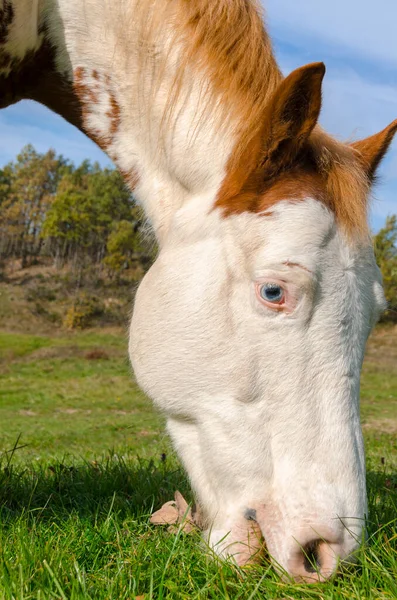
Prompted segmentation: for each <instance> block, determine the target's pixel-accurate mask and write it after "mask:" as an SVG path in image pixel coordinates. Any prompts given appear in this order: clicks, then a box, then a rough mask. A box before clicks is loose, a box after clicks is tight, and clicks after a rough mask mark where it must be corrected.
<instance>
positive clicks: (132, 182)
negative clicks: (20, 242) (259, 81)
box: [46, 0, 233, 238]
mask: <svg viewBox="0 0 397 600" xmlns="http://www.w3.org/2000/svg"><path fill="white" fill-rule="evenodd" d="M140 4H141V5H142V6H143V5H145V4H146V5H147V4H148V3H142V2H141V3H140ZM164 4H167V3H164ZM147 13H148V11H147V8H146V9H145V11H142V13H141V14H140V6H137V5H136V6H134V2H127V3H126V2H123V1H122V0H117V1H114V2H112V3H110V2H98V1H97V0H86V1H84V2H82V1H81V0H58V2H57V4H56V8H55V5H54V6H53V7H52V10H51V12H50V11H48V12H47V17H46V27H47V31H48V33H47V35H48V36H49V39H50V41H51V42H52V43H54V44H55V48H56V55H55V63H56V68H57V71H58V72H60V73H61V74H62V76H63V77H65V78H67V79H68V80H69V81H72V82H73V89H74V92H75V94H76V95H77V97H78V100H79V102H80V103H81V108H82V116H83V128H84V130H85V131H86V132H87V134H88V135H89V136H90V137H91V138H92V139H94V140H95V141H96V142H97V143H98V144H99V146H100V147H101V148H102V149H103V150H105V151H106V152H107V153H108V155H109V156H110V157H111V158H112V160H113V161H114V163H115V164H116V165H117V167H118V168H119V169H120V171H121V172H122V173H123V175H124V177H125V179H126V181H127V183H128V184H129V186H130V187H131V189H133V190H134V194H135V195H136V196H137V197H138V199H139V200H140V202H141V203H142V204H143V206H144V208H145V211H146V214H147V215H148V217H149V219H150V220H151V221H152V223H153V225H154V227H155V229H156V231H157V233H158V235H159V237H160V238H161V237H162V235H163V233H164V231H165V230H166V229H167V228H168V225H169V220H170V217H171V215H172V214H173V213H174V212H175V210H176V209H177V208H178V207H180V206H182V205H183V204H184V203H186V202H187V201H189V199H192V198H195V197H198V196H202V198H203V205H204V204H205V199H206V198H207V199H208V203H210V202H211V201H214V200H215V197H216V194H217V190H218V189H219V186H220V184H221V181H222V179H223V177H224V174H225V167H226V163H227V160H228V155H229V153H230V150H231V148H232V147H233V139H232V137H233V136H232V134H231V128H230V121H229V122H226V121H225V122H224V123H223V124H222V123H221V109H220V108H219V107H218V108H216V107H215V108H213V110H211V111H208V110H206V108H207V105H206V97H205V92H206V86H208V84H207V82H206V81H205V80H204V78H203V76H202V75H200V74H199V73H197V71H196V72H191V73H190V74H189V73H188V71H186V73H184V76H183V77H182V78H181V79H179V78H178V77H177V76H176V75H177V73H176V70H175V65H177V64H178V63H179V61H180V56H179V52H180V50H179V48H178V46H177V45H173V46H172V47H170V46H171V44H173V43H174V36H173V32H172V28H171V26H170V25H169V24H167V22H164V23H163V26H162V27H161V28H160V29H157V30H156V34H155V36H154V37H153V39H152V38H151V34H150V31H146V30H145V28H148V27H149V26H153V24H151V23H150V19H147V18H146V19H141V20H140V17H142V16H144V17H147ZM145 45H146V48H145V47H144V46H145Z"/></svg>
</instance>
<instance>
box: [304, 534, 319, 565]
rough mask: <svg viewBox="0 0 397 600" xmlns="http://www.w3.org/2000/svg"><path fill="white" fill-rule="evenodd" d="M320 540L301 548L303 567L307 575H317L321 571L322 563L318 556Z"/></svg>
mask: <svg viewBox="0 0 397 600" xmlns="http://www.w3.org/2000/svg"><path fill="white" fill-rule="evenodd" d="M321 543H322V540H313V541H312V542H309V543H308V544H306V546H304V548H302V552H303V566H304V567H305V570H306V571H307V572H308V573H318V571H321V567H322V562H321V556H320V548H319V546H320V544H321Z"/></svg>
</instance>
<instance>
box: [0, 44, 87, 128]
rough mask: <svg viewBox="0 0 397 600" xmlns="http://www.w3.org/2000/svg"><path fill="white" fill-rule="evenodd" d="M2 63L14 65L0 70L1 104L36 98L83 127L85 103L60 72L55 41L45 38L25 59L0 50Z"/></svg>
mask: <svg viewBox="0 0 397 600" xmlns="http://www.w3.org/2000/svg"><path fill="white" fill-rule="evenodd" d="M0 56H1V58H0V62H1V63H2V66H7V67H9V68H10V69H11V72H10V73H9V74H8V75H1V74H0V108H5V107H6V106H9V105H10V104H14V103H15V102H18V101H19V100H25V99H29V100H36V102H40V103H41V104H44V105H45V106H47V107H48V108H50V109H51V110H53V111H54V112H56V113H58V114H59V115H61V116H62V117H64V118H65V119H66V120H67V121H69V123H72V125H74V126H75V127H78V128H79V129H80V130H82V131H84V127H83V123H82V107H81V103H80V101H79V98H78V97H77V96H76V94H75V92H74V90H73V87H72V85H71V84H70V82H69V81H68V80H67V79H66V78H65V77H63V76H62V75H61V74H60V73H58V71H57V69H56V66H55V53H54V48H53V46H52V44H50V43H49V42H48V41H47V40H46V39H45V40H44V41H43V43H42V45H41V46H40V48H39V49H38V50H36V51H29V52H27V53H26V55H25V56H24V57H23V59H19V58H18V59H16V58H15V57H12V56H10V55H7V56H6V55H5V54H4V52H1V53H0Z"/></svg>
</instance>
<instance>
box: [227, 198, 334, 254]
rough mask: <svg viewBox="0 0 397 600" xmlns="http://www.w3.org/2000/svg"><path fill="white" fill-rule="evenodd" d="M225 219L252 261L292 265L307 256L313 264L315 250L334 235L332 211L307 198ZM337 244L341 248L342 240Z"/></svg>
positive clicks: (316, 252)
mask: <svg viewBox="0 0 397 600" xmlns="http://www.w3.org/2000/svg"><path fill="white" fill-rule="evenodd" d="M229 219H230V220H231V221H232V222H235V223H236V224H237V227H236V229H235V231H236V233H235V236H237V237H238V238H239V240H240V241H241V244H242V245H243V247H244V249H245V252H246V254H250V255H251V256H252V258H253V260H254V261H255V260H256V259H258V260H266V262H272V261H274V262H283V261H286V260H290V261H292V262H294V261H296V259H297V258H299V257H307V258H308V260H310V261H311V263H312V264H313V261H315V260H316V259H317V257H318V253H319V250H320V249H322V248H324V247H325V246H326V245H327V240H328V239H330V238H331V237H332V235H333V234H334V233H337V224H336V222H335V216H334V214H333V213H332V211H330V210H329V209H328V208H327V207H326V206H325V205H324V204H323V203H321V202H319V201H318V200H317V199H316V198H313V197H311V196H308V197H306V198H304V199H300V200H299V202H296V201H295V200H294V199H292V200H291V199H290V198H288V196H287V197H284V198H283V199H282V200H281V199H280V201H279V202H278V203H277V204H275V205H273V206H272V208H271V210H266V211H265V212H262V213H242V214H239V215H234V216H231V217H229ZM226 220H227V219H226ZM340 244H343V245H345V241H344V240H343V238H341V240H340Z"/></svg>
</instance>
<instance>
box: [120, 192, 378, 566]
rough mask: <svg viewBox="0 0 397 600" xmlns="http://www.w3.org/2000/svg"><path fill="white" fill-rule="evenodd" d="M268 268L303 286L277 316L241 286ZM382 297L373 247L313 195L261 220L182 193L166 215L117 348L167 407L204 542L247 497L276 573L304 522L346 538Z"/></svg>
mask: <svg viewBox="0 0 397 600" xmlns="http://www.w3.org/2000/svg"><path fill="white" fill-rule="evenodd" d="M288 263H300V264H301V265H302V267H304V268H303V269H301V268H300V267H297V266H288ZM269 270H270V271H271V272H272V273H274V272H275V271H276V272H278V273H279V274H280V276H282V277H283V278H284V279H286V280H287V281H291V282H294V283H295V284H296V285H297V286H298V287H300V289H301V298H300V301H299V304H298V306H297V308H296V310H295V311H294V312H293V313H292V314H290V315H287V314H284V313H275V312H273V311H271V310H269V309H264V308H263V307H262V306H261V305H259V303H258V301H257V300H256V298H255V294H254V293H253V289H254V282H255V281H256V279H257V278H258V277H261V278H262V277H263V276H265V275H266V273H267V272H268V271H269ZM308 270H310V271H312V274H310V273H309V272H308ZM380 294H381V283H380V276H379V272H378V269H377V267H376V265H375V261H374V258H373V253H372V249H371V248H369V247H362V248H352V247H351V246H350V245H349V244H348V242H347V241H346V240H345V239H344V237H343V235H342V234H341V233H340V232H339V231H338V227H337V226H336V224H335V221H334V217H333V215H332V214H331V213H330V212H328V210H327V209H326V208H325V207H324V206H323V205H322V204H320V203H319V202H318V201H316V200H314V199H309V198H308V199H307V200H306V201H304V202H300V203H294V204H290V203H288V202H284V203H280V204H279V205H278V206H277V207H276V208H275V209H274V210H273V215H272V216H270V217H269V216H266V217H265V216H261V215H250V214H245V215H239V216H235V217H231V218H228V219H222V218H221V217H220V215H219V214H217V213H215V212H213V213H212V214H208V212H207V211H206V208H205V207H204V209H203V210H202V211H201V212H200V211H199V210H198V206H197V203H195V202H194V201H192V202H191V203H188V204H186V205H185V206H184V207H183V208H181V209H180V210H179V211H178V212H177V213H176V215H175V217H174V219H173V227H172V228H171V230H170V232H169V235H168V237H167V239H166V241H165V243H164V245H163V248H162V250H161V253H160V256H159V257H158V259H157V261H156V263H155V264H154V266H153V267H152V269H151V270H150V271H149V273H148V274H147V275H146V277H145V278H144V280H143V282H142V284H141V287H140V289H139V291H138V294H137V298H136V303H135V309H134V316H133V320H132V324H131V338H130V355H131V359H132V362H133V366H134V369H135V373H136V375H137V378H138V381H139V383H140V385H141V386H142V387H143V388H144V390H145V391H146V392H147V393H148V394H149V395H150V396H151V397H152V398H153V399H154V401H155V403H156V404H157V405H158V406H159V408H160V409H161V410H162V411H163V412H164V413H165V414H166V415H167V416H168V430H169V432H170V434H171V437H172V438H173V440H174V443H175V446H176V448H177V450H178V452H179V454H180V456H181V458H182V460H183V462H184V464H185V466H186V468H187V470H188V473H189V476H190V478H191V481H192V484H193V487H194V488H195V490H196V493H197V495H198V498H199V501H200V502H201V504H202V505H203V507H204V509H205V511H206V513H207V515H208V518H209V522H210V523H211V531H210V533H209V536H210V542H211V543H212V544H217V543H218V542H219V540H222V539H223V538H224V537H225V536H227V534H228V532H229V531H232V529H233V527H232V525H233V523H238V522H239V520H241V517H242V515H243V513H244V511H245V509H246V508H254V509H256V510H257V513H258V522H259V524H260V526H261V529H262V533H263V534H264V536H265V538H266V541H267V545H268V548H269V550H270V552H271V554H272V555H273V556H274V557H275V559H276V560H277V562H278V563H279V564H280V565H281V566H282V567H283V568H284V569H286V570H287V571H290V567H289V565H290V560H291V557H292V556H293V554H294V552H295V551H296V545H297V544H298V543H301V544H302V545H303V544H304V543H306V542H307V541H309V540H308V539H307V538H308V528H309V530H311V531H312V539H315V538H318V537H320V538H324V539H326V540H328V541H329V542H330V544H333V547H334V551H335V553H336V554H337V555H338V556H339V557H341V558H344V557H346V556H349V555H350V554H351V553H352V551H353V550H354V548H356V547H357V545H358V542H359V541H361V536H362V532H363V525H364V519H365V515H366V492H365V464H364V451H363V442H362V437H361V428H360V418H359V379H360V369H361V363H362V359H363V352H364V347H365V342H366V339H367V337H368V334H369V332H370V329H371V326H372V324H373V323H374V321H375V320H376V318H377V316H378V313H379V310H381V308H383V301H382V300H381V295H380ZM303 532H304V533H303ZM294 539H296V540H298V542H294ZM232 541H234V540H233V539H231V542H232ZM294 548H295V550H294ZM220 550H222V551H225V547H224V543H223V544H222V545H221V548H220Z"/></svg>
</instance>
